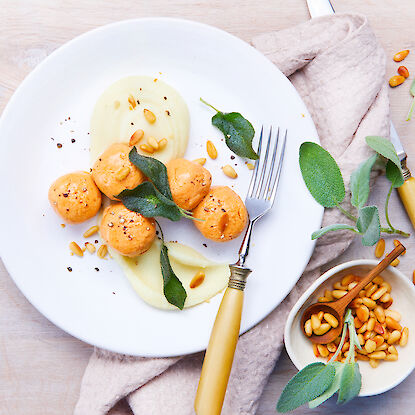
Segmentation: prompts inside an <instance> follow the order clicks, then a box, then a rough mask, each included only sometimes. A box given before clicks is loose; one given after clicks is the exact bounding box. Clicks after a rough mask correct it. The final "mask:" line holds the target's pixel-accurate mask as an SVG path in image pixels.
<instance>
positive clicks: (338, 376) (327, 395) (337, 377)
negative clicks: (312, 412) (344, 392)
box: [308, 362, 344, 408]
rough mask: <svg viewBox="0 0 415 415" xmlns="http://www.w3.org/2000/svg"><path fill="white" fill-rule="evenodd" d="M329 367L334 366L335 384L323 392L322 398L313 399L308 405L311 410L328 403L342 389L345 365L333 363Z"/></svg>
mask: <svg viewBox="0 0 415 415" xmlns="http://www.w3.org/2000/svg"><path fill="white" fill-rule="evenodd" d="M328 365H332V366H333V367H334V369H335V371H336V372H335V375H334V380H333V383H332V384H331V385H330V387H329V388H328V389H327V390H326V391H325V392H323V393H322V394H321V395H320V396H318V397H317V398H315V399H313V400H312V401H310V402H309V403H308V406H309V408H316V407H317V406H319V405H321V404H322V403H323V402H326V401H327V399H329V398H331V397H332V396H333V395H334V394H335V393H336V392H337V391H338V390H339V388H340V380H341V376H342V373H343V369H344V364H343V363H340V362H331V363H328Z"/></svg>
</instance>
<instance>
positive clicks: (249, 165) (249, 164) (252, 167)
mask: <svg viewBox="0 0 415 415" xmlns="http://www.w3.org/2000/svg"><path fill="white" fill-rule="evenodd" d="M246 167H248V169H249V170H254V168H255V165H254V164H252V163H246Z"/></svg>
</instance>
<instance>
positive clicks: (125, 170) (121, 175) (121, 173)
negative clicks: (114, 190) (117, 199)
mask: <svg viewBox="0 0 415 415" xmlns="http://www.w3.org/2000/svg"><path fill="white" fill-rule="evenodd" d="M130 171H131V169H130V168H129V167H128V166H124V167H120V168H119V169H118V171H117V172H116V173H115V178H116V179H117V180H119V181H121V180H124V179H125V178H126V177H127V176H128V175H129V174H130Z"/></svg>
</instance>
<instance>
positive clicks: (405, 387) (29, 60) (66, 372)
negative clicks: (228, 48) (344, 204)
mask: <svg viewBox="0 0 415 415" xmlns="http://www.w3.org/2000/svg"><path fill="white" fill-rule="evenodd" d="M333 5H334V6H335V8H336V10H337V11H338V12H347V11H349V12H359V13H363V14H365V15H367V16H368V18H369V20H370V22H371V24H372V26H373V28H374V30H375V32H376V34H377V36H378V37H379V39H380V41H381V43H382V44H383V46H384V48H385V50H386V52H387V55H388V76H391V75H392V74H394V71H395V70H396V67H397V65H396V64H395V63H394V62H393V61H392V59H391V57H392V56H393V54H394V53H395V52H397V51H399V50H402V49H406V48H408V49H411V50H414V51H415V36H414V35H415V26H414V22H415V3H414V1H413V0H400V1H399V2H397V1H396V0H343V1H340V0H337V1H336V0H334V1H333ZM144 16H175V17H183V18H187V19H193V20H197V21H201V22H204V23H208V24H211V25H214V26H217V27H219V28H221V29H224V30H226V31H228V32H230V33H232V34H234V35H236V36H239V37H240V38H242V39H244V40H246V41H249V40H250V39H251V38H252V37H253V36H255V35H256V34H259V33H262V32H266V31H270V30H278V29H282V28H286V27H290V26H292V25H295V24H297V23H300V22H303V21H305V20H307V19H308V18H309V16H308V12H307V8H306V5H305V0H261V1H253V0H211V1H209V0H197V1H196V0H194V1H186V0H147V1H143V0H135V1H131V0H128V1H127V0H117V1H115V0H111V1H108V0H65V1H60V0H0V25H1V27H2V30H1V31H0V56H1V59H0V111H2V110H3V109H4V107H5V105H6V103H7V101H8V100H9V98H10V96H11V95H12V94H13V92H14V90H15V89H16V87H17V86H18V85H19V84H20V82H21V81H22V80H23V78H24V77H25V76H26V75H27V74H28V73H29V72H30V71H31V70H32V69H33V68H34V67H35V66H36V65H37V64H38V63H39V62H40V61H42V60H43V59H44V58H45V57H46V56H47V55H49V54H50V53H51V52H52V51H53V50H55V49H56V48H57V47H59V46H60V45H62V44H63V43H65V42H67V41H68V40H70V39H72V38H73V37H74V36H77V35H79V34H81V33H84V32H86V31H87V30H90V29H93V28H95V27H97V26H101V25H104V24H107V23H110V22H114V21H117V20H123V19H128V18H133V17H144ZM405 64H406V65H407V66H408V68H409V70H410V71H411V70H412V71H413V72H414V73H415V54H411V55H410V56H409V57H408V58H407V60H406V61H405ZM408 85H409V82H407V83H406V84H405V85H403V86H401V87H399V88H396V89H394V90H391V91H390V97H391V111H392V119H393V121H394V122H395V125H396V127H397V129H398V131H399V133H400V135H401V138H402V141H403V143H404V145H405V147H406V149H407V152H408V154H409V156H410V157H411V156H412V162H411V161H410V162H409V166H410V167H411V168H412V169H413V171H415V141H414V139H415V119H414V120H413V122H412V123H410V122H405V121H404V118H405V115H406V111H407V109H408V107H409V105H410V100H411V97H410V95H409V93H408ZM386 186H387V184H386V182H385V180H383V179H381V180H379V181H378V183H377V184H376V187H375V189H374V190H373V191H372V196H371V197H372V199H373V201H375V202H376V201H378V202H379V204H380V205H382V200H383V199H384V195H385V194H386V192H385V189H386ZM394 206H396V207H395V208H394V209H393V211H392V213H391V216H392V220H393V221H395V222H396V223H397V224H399V225H401V226H402V228H404V229H411V227H410V224H409V222H408V221H407V219H406V217H405V214H404V211H403V209H402V207H401V206H400V204H399V202H398V201H397V200H396V195H394ZM405 242H406V243H405V244H406V246H407V247H409V254H408V255H406V256H405V257H404V258H403V260H402V262H401V264H400V266H399V267H400V269H401V270H402V271H404V272H405V273H406V274H407V275H408V276H409V275H411V273H412V270H413V269H414V268H415V264H414V263H413V261H412V260H411V259H412V258H413V254H412V252H414V251H413V250H414V249H415V238H413V237H411V238H410V239H409V240H406V241H405ZM388 244H389V246H391V244H392V242H391V240H388ZM24 248H27V247H22V249H24ZM360 257H367V258H373V248H366V249H362V248H361V245H360V242H359V241H357V240H356V241H355V243H354V244H353V245H352V246H351V247H350V249H348V250H347V251H346V252H345V253H344V254H343V255H342V257H341V258H338V259H337V260H336V261H335V262H334V263H333V264H331V265H335V264H336V263H340V262H343V261H345V260H349V259H356V258H360ZM91 351H92V347H91V346H88V345H86V344H84V343H82V342H81V341H79V340H77V339H74V338H72V337H71V336H69V335H67V334H65V333H64V332H63V331H61V330H60V329H58V328H57V327H55V326H54V325H52V324H51V323H50V322H49V321H47V320H46V319H45V318H44V317H43V316H42V315H41V314H39V312H38V311H36V310H35V309H34V308H33V307H32V306H31V305H30V304H29V303H28V301H27V300H26V299H25V298H24V297H23V295H22V294H21V293H20V292H19V290H18V289H17V288H16V286H15V285H14V283H13V281H12V280H11V278H10V277H9V275H8V273H7V271H6V270H5V268H4V266H3V264H2V263H1V262H0V414H2V415H26V414H31V415H56V414H60V415H67V414H71V413H72V411H73V408H74V405H75V402H76V400H77V397H78V393H79V386H80V381H81V377H82V374H83V372H84V369H85V366H86V364H87V362H88V358H89V356H90V354H91ZM294 373H295V368H294V366H293V365H292V363H291V362H290V360H289V359H288V357H287V355H286V354H285V352H284V354H283V356H282V357H281V359H280V360H279V362H278V363H277V365H276V367H275V370H274V372H273V374H272V376H271V379H270V381H269V383H268V385H267V387H266V389H265V391H264V394H263V397H262V399H261V404H260V407H259V410H258V412H257V414H258V415H271V414H274V413H275V403H276V400H277V397H278V396H279V394H280V392H281V390H282V387H283V385H285V383H286V382H287V381H288V379H289V378H290V377H291V376H292V375H293V374H294ZM414 389H415V374H413V375H412V376H410V377H409V378H408V379H407V380H406V381H405V382H404V383H402V384H401V385H400V386H398V387H396V388H395V389H394V390H392V391H390V392H388V393H385V394H383V395H381V396H378V397H371V398H360V399H357V400H355V401H353V402H352V403H351V404H349V405H346V406H344V407H337V406H336V405H335V404H334V402H331V401H330V402H328V403H327V404H325V405H324V406H322V407H319V408H317V409H314V410H312V411H307V410H306V409H304V408H301V409H299V410H297V411H296V412H294V413H297V414H302V413H305V412H306V413H313V414H330V415H336V414H337V415H340V414H353V413H358V414H364V415H375V414H376V415H386V414H395V413H398V411H399V414H400V415H409V414H413V413H414V410H413V409H412V408H413V407H415V394H414V393H413V390H414ZM235 415H236V414H235Z"/></svg>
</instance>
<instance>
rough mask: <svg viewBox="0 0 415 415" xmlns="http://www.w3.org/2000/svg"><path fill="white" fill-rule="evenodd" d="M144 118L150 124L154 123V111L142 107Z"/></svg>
mask: <svg viewBox="0 0 415 415" xmlns="http://www.w3.org/2000/svg"><path fill="white" fill-rule="evenodd" d="M144 118H145V119H146V120H147V122H149V123H150V124H154V123H155V122H156V116H155V115H154V113H153V112H152V111H150V110H148V109H144Z"/></svg>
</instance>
